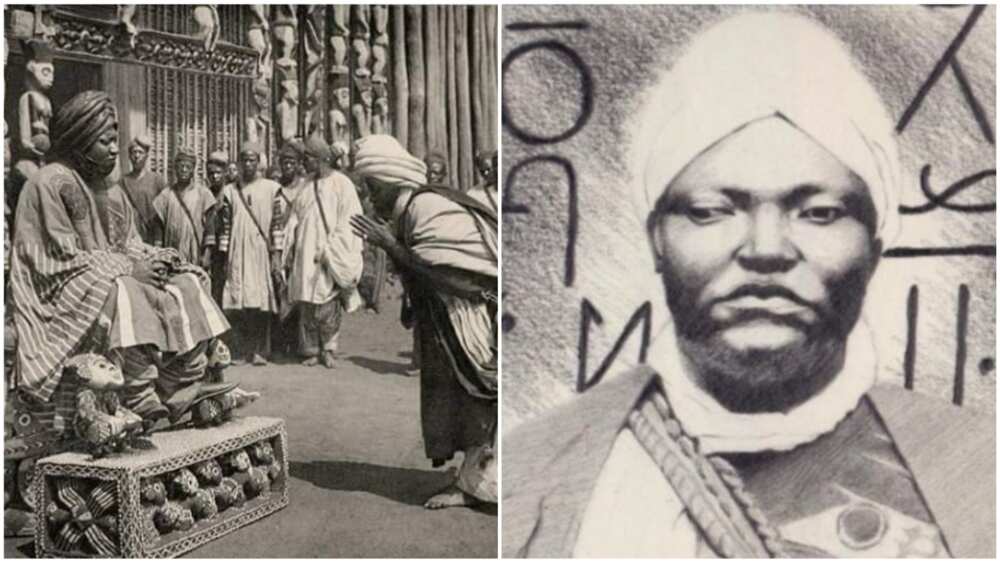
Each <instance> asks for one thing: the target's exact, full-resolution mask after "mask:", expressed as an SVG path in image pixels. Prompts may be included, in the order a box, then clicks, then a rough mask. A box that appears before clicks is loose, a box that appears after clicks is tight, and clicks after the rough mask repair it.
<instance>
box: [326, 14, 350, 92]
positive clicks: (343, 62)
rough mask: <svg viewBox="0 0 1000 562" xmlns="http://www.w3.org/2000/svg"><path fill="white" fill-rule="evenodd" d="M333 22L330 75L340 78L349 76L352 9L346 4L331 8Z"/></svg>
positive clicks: (331, 23) (331, 29) (331, 25)
mask: <svg viewBox="0 0 1000 562" xmlns="http://www.w3.org/2000/svg"><path fill="white" fill-rule="evenodd" d="M330 11H331V15H332V21H331V22H330V57H331V61H330V74H331V75H334V76H339V75H341V74H347V73H348V72H349V71H350V70H349V69H348V67H347V39H348V37H349V36H350V34H351V28H350V17H351V7H350V6H348V5H346V4H334V5H333V6H330Z"/></svg>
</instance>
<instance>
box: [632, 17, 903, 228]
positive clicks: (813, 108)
mask: <svg viewBox="0 0 1000 562" xmlns="http://www.w3.org/2000/svg"><path fill="white" fill-rule="evenodd" d="M774 115H781V116H783V117H784V118H785V119H787V120H788V121H789V122H791V123H792V124H794V125H795V126H796V127H798V128H799V129H800V130H802V131H803V132H805V133H806V134H808V135H809V136H810V137H812V138H813V139H814V140H815V141H816V142H817V143H819V144H820V145H822V146H824V147H825V148H826V149H827V150H829V151H830V152H831V153H832V154H834V155H835V156H836V157H837V158H838V159H839V160H840V161H841V162H842V163H843V164H844V165H845V166H847V167H848V168H850V169H851V170H852V171H853V172H854V173H855V174H857V175H858V176H859V177H860V178H861V179H862V180H863V181H864V182H865V184H866V185H867V186H868V189H869V191H870V192H871V196H872V201H873V202H874V206H875V210H876V213H877V221H878V222H877V224H876V237H877V238H879V239H881V240H882V241H883V243H884V244H886V245H888V244H889V243H890V242H891V241H892V239H893V237H894V236H895V235H896V232H897V229H898V222H899V214H898V201H899V189H900V164H899V156H898V152H897V147H896V139H895V132H894V130H893V122H892V120H891V119H890V118H889V115H888V113H887V112H886V109H885V107H884V106H883V103H882V100H881V98H880V97H879V95H878V93H877V92H876V91H875V89H874V88H873V87H872V86H871V84H870V83H869V82H868V80H867V79H866V77H865V76H864V75H863V74H862V73H861V72H860V70H858V68H856V67H855V65H854V63H853V61H852V60H851V57H850V54H849V52H848V49H847V47H846V46H845V45H844V44H843V43H841V42H840V40H839V39H838V38H837V37H835V36H834V35H833V34H832V33H831V32H830V31H828V30H826V29H824V28H822V27H821V26H819V25H817V24H816V23H814V22H812V21H811V20H809V19H807V18H805V17H802V16H796V15H791V14H778V13H748V14H741V15H738V16H735V17H733V18H731V19H728V20H726V21H724V22H722V23H720V24H717V25H716V26H714V27H712V28H711V29H709V30H707V31H705V32H703V33H702V34H701V35H699V36H698V37H697V38H696V39H695V40H694V41H693V42H692V43H691V45H690V47H689V49H688V50H687V52H686V53H685V54H684V55H683V56H682V57H681V58H680V59H679V60H678V61H677V63H676V64H675V65H674V66H673V68H672V69H671V70H670V71H669V73H668V74H666V76H665V77H664V78H663V79H661V80H660V82H659V84H657V85H656V86H655V87H654V88H653V89H651V90H650V92H649V96H648V98H646V100H645V101H644V107H643V108H642V110H641V111H640V112H639V113H638V114H637V115H636V119H637V120H636V127H635V129H636V130H637V131H638V134H637V136H636V137H635V138H634V139H633V144H632V159H633V161H632V166H633V167H632V169H633V170H634V171H635V174H634V181H635V182H637V186H636V192H637V193H638V204H639V209H640V210H641V212H642V218H643V219H645V218H646V217H648V216H649V213H650V211H651V210H652V209H653V206H654V205H655V204H656V201H657V199H659V197H660V196H662V195H663V193H664V191H665V190H666V189H667V187H668V186H669V185H670V183H671V182H672V181H673V180H674V178H675V177H676V176H677V175H678V174H679V173H680V172H681V170H683V168H684V167H685V166H686V165H687V164H688V163H689V162H691V161H692V160H693V159H695V158H696V157H697V156H698V155H699V154H701V153H702V152H703V151H705V150H706V149H708V148H709V147H710V146H712V145H713V144H714V143H716V142H718V141H719V140H721V139H723V138H725V137H727V136H728V135H729V134H731V133H733V132H734V131H735V130H737V129H739V128H741V127H743V126H744V125H747V124H748V123H751V122H753V121H757V120H759V119H762V118H766V117H770V116H774Z"/></svg>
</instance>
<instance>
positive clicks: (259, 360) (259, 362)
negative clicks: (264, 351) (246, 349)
mask: <svg viewBox="0 0 1000 562" xmlns="http://www.w3.org/2000/svg"><path fill="white" fill-rule="evenodd" d="M253 364H254V366H255V367H263V366H264V365H267V359H264V356H263V355H261V354H259V353H254V354H253Z"/></svg>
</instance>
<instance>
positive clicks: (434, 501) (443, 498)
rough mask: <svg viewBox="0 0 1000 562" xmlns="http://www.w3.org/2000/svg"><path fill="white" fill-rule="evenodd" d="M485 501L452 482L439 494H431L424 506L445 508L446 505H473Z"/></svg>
mask: <svg viewBox="0 0 1000 562" xmlns="http://www.w3.org/2000/svg"><path fill="white" fill-rule="evenodd" d="M481 503H483V502H482V501H481V500H479V499H476V498H474V497H472V496H470V495H469V494H466V493H465V492H463V491H462V490H459V489H458V486H456V485H455V484H452V485H450V486H448V487H447V488H445V489H444V490H441V491H440V492H438V493H437V494H434V495H433V496H431V498H430V499H429V500H427V501H426V502H424V507H426V508H427V509H444V508H446V507H473V506H476V505H479V504H481Z"/></svg>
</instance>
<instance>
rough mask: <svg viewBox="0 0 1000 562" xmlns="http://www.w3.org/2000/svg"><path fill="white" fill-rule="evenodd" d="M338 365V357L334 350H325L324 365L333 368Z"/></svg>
mask: <svg viewBox="0 0 1000 562" xmlns="http://www.w3.org/2000/svg"><path fill="white" fill-rule="evenodd" d="M335 365H336V359H335V356H334V354H333V352H332V351H324V352H323V366H324V367H326V368H327V369H332V368H334V366H335Z"/></svg>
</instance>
